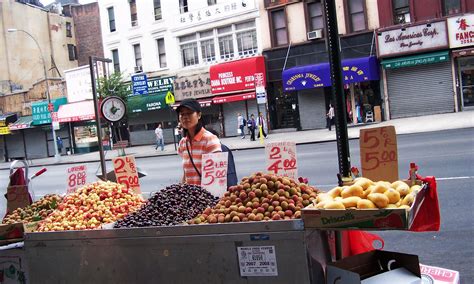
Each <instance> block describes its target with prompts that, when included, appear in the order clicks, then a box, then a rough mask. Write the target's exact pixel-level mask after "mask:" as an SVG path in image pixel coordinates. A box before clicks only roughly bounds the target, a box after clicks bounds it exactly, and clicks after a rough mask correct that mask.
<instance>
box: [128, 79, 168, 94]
mask: <svg viewBox="0 0 474 284" xmlns="http://www.w3.org/2000/svg"><path fill="white" fill-rule="evenodd" d="M146 84H147V88H148V92H147V93H146V94H144V95H145V96H146V95H156V94H160V93H163V92H164V93H166V92H168V91H171V92H173V84H174V77H163V78H147V83H146ZM127 91H128V93H129V95H128V96H129V97H132V96H134V94H133V88H132V84H128V86H127Z"/></svg>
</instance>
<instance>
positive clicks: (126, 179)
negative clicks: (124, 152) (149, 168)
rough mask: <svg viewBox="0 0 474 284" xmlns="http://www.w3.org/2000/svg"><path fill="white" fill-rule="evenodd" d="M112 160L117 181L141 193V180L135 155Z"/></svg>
mask: <svg viewBox="0 0 474 284" xmlns="http://www.w3.org/2000/svg"><path fill="white" fill-rule="evenodd" d="M112 161H113V164H114V172H115V177H116V179H117V182H118V183H120V184H123V185H125V186H126V187H127V188H128V189H132V190H133V191H134V192H135V193H137V194H140V193H141V191H140V182H139V180H138V171H137V166H136V164H135V158H134V157H133V156H125V157H117V158H114V159H113V160H112Z"/></svg>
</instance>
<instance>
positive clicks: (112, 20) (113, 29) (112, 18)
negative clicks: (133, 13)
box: [107, 7, 115, 32]
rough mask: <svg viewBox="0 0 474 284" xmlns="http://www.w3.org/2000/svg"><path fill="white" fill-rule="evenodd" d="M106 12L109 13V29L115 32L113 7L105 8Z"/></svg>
mask: <svg viewBox="0 0 474 284" xmlns="http://www.w3.org/2000/svg"><path fill="white" fill-rule="evenodd" d="M107 13H108V14H109V30H110V32H115V14H114V7H110V8H107Z"/></svg>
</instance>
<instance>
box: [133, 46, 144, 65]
mask: <svg viewBox="0 0 474 284" xmlns="http://www.w3.org/2000/svg"><path fill="white" fill-rule="evenodd" d="M133 53H134V54H135V66H136V67H141V66H142V52H141V48H140V44H134V45H133Z"/></svg>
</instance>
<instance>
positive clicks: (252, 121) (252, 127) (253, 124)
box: [247, 113, 257, 141]
mask: <svg viewBox="0 0 474 284" xmlns="http://www.w3.org/2000/svg"><path fill="white" fill-rule="evenodd" d="M247 127H248V128H249V130H250V141H255V128H257V123H256V122H255V116H254V115H253V113H252V114H251V115H250V119H249V121H248V124H247Z"/></svg>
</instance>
